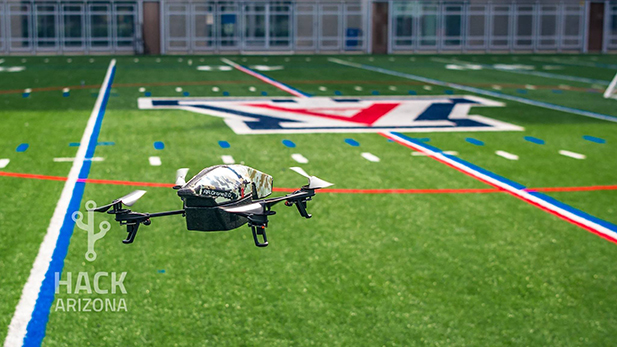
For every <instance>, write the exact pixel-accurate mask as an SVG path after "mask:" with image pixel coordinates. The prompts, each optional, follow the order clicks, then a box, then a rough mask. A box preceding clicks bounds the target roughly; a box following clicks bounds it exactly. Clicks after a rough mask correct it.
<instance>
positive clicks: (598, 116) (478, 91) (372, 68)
mask: <svg viewBox="0 0 617 347" xmlns="http://www.w3.org/2000/svg"><path fill="white" fill-rule="evenodd" d="M328 60H329V61H331V62H333V63H337V64H340V65H346V66H350V67H355V68H358V69H364V70H368V71H374V72H379V73H383V74H386V75H391V76H396V77H401V78H406V79H409V80H413V81H419V82H424V83H429V84H434V85H438V86H442V87H450V88H454V89H460V90H464V91H467V92H471V93H476V94H480V95H486V96H491V97H494V98H499V99H505V100H511V101H516V102H520V103H522V104H527V105H532V106H538V107H542V108H546V109H549V110H555V111H561V112H566V113H571V114H576V115H579V116H585V117H590V118H596V119H602V120H605V121H609V122H616V123H617V117H613V116H609V115H605V114H601V113H596V112H591V111H585V110H579V109H576V108H572V107H566V106H561V105H555V104H551V103H548V102H543V101H536V100H531V99H526V98H522V97H520V96H514V95H508V94H504V93H499V92H495V91H490V90H484V89H480V88H475V87H470V86H466V85H462V84H457V83H450V82H444V81H440V80H436V79H433V78H427V77H422V76H417V75H412V74H408V73H404V72H398V71H393V70H388V69H384V68H381V67H376V66H371V65H365V64H356V63H350V62H348V61H344V60H341V59H336V58H329V59H328Z"/></svg>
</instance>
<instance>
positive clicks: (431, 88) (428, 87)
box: [422, 86, 433, 90]
mask: <svg viewBox="0 0 617 347" xmlns="http://www.w3.org/2000/svg"><path fill="white" fill-rule="evenodd" d="M422 88H423V89H424V90H433V87H431V86H424V87H422Z"/></svg>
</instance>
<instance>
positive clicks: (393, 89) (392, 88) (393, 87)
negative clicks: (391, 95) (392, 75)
mask: <svg viewBox="0 0 617 347" xmlns="http://www.w3.org/2000/svg"><path fill="white" fill-rule="evenodd" d="M388 89H390V90H392V91H395V90H396V87H395V86H389V87H388Z"/></svg>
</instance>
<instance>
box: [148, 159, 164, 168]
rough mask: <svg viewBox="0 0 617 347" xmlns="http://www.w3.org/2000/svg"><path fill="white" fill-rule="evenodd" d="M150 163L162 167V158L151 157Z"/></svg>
mask: <svg viewBox="0 0 617 347" xmlns="http://www.w3.org/2000/svg"><path fill="white" fill-rule="evenodd" d="M148 161H149V162H150V165H152V166H161V158H160V157H149V158H148Z"/></svg>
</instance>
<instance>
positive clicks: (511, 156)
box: [495, 151, 518, 160]
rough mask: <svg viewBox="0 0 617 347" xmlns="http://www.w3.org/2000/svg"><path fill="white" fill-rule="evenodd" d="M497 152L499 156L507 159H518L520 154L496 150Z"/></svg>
mask: <svg viewBox="0 0 617 347" xmlns="http://www.w3.org/2000/svg"><path fill="white" fill-rule="evenodd" d="M495 154H497V155H498V156H500V157H502V158H506V159H509V160H518V155H516V154H512V153H508V152H506V151H496V152H495Z"/></svg>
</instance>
